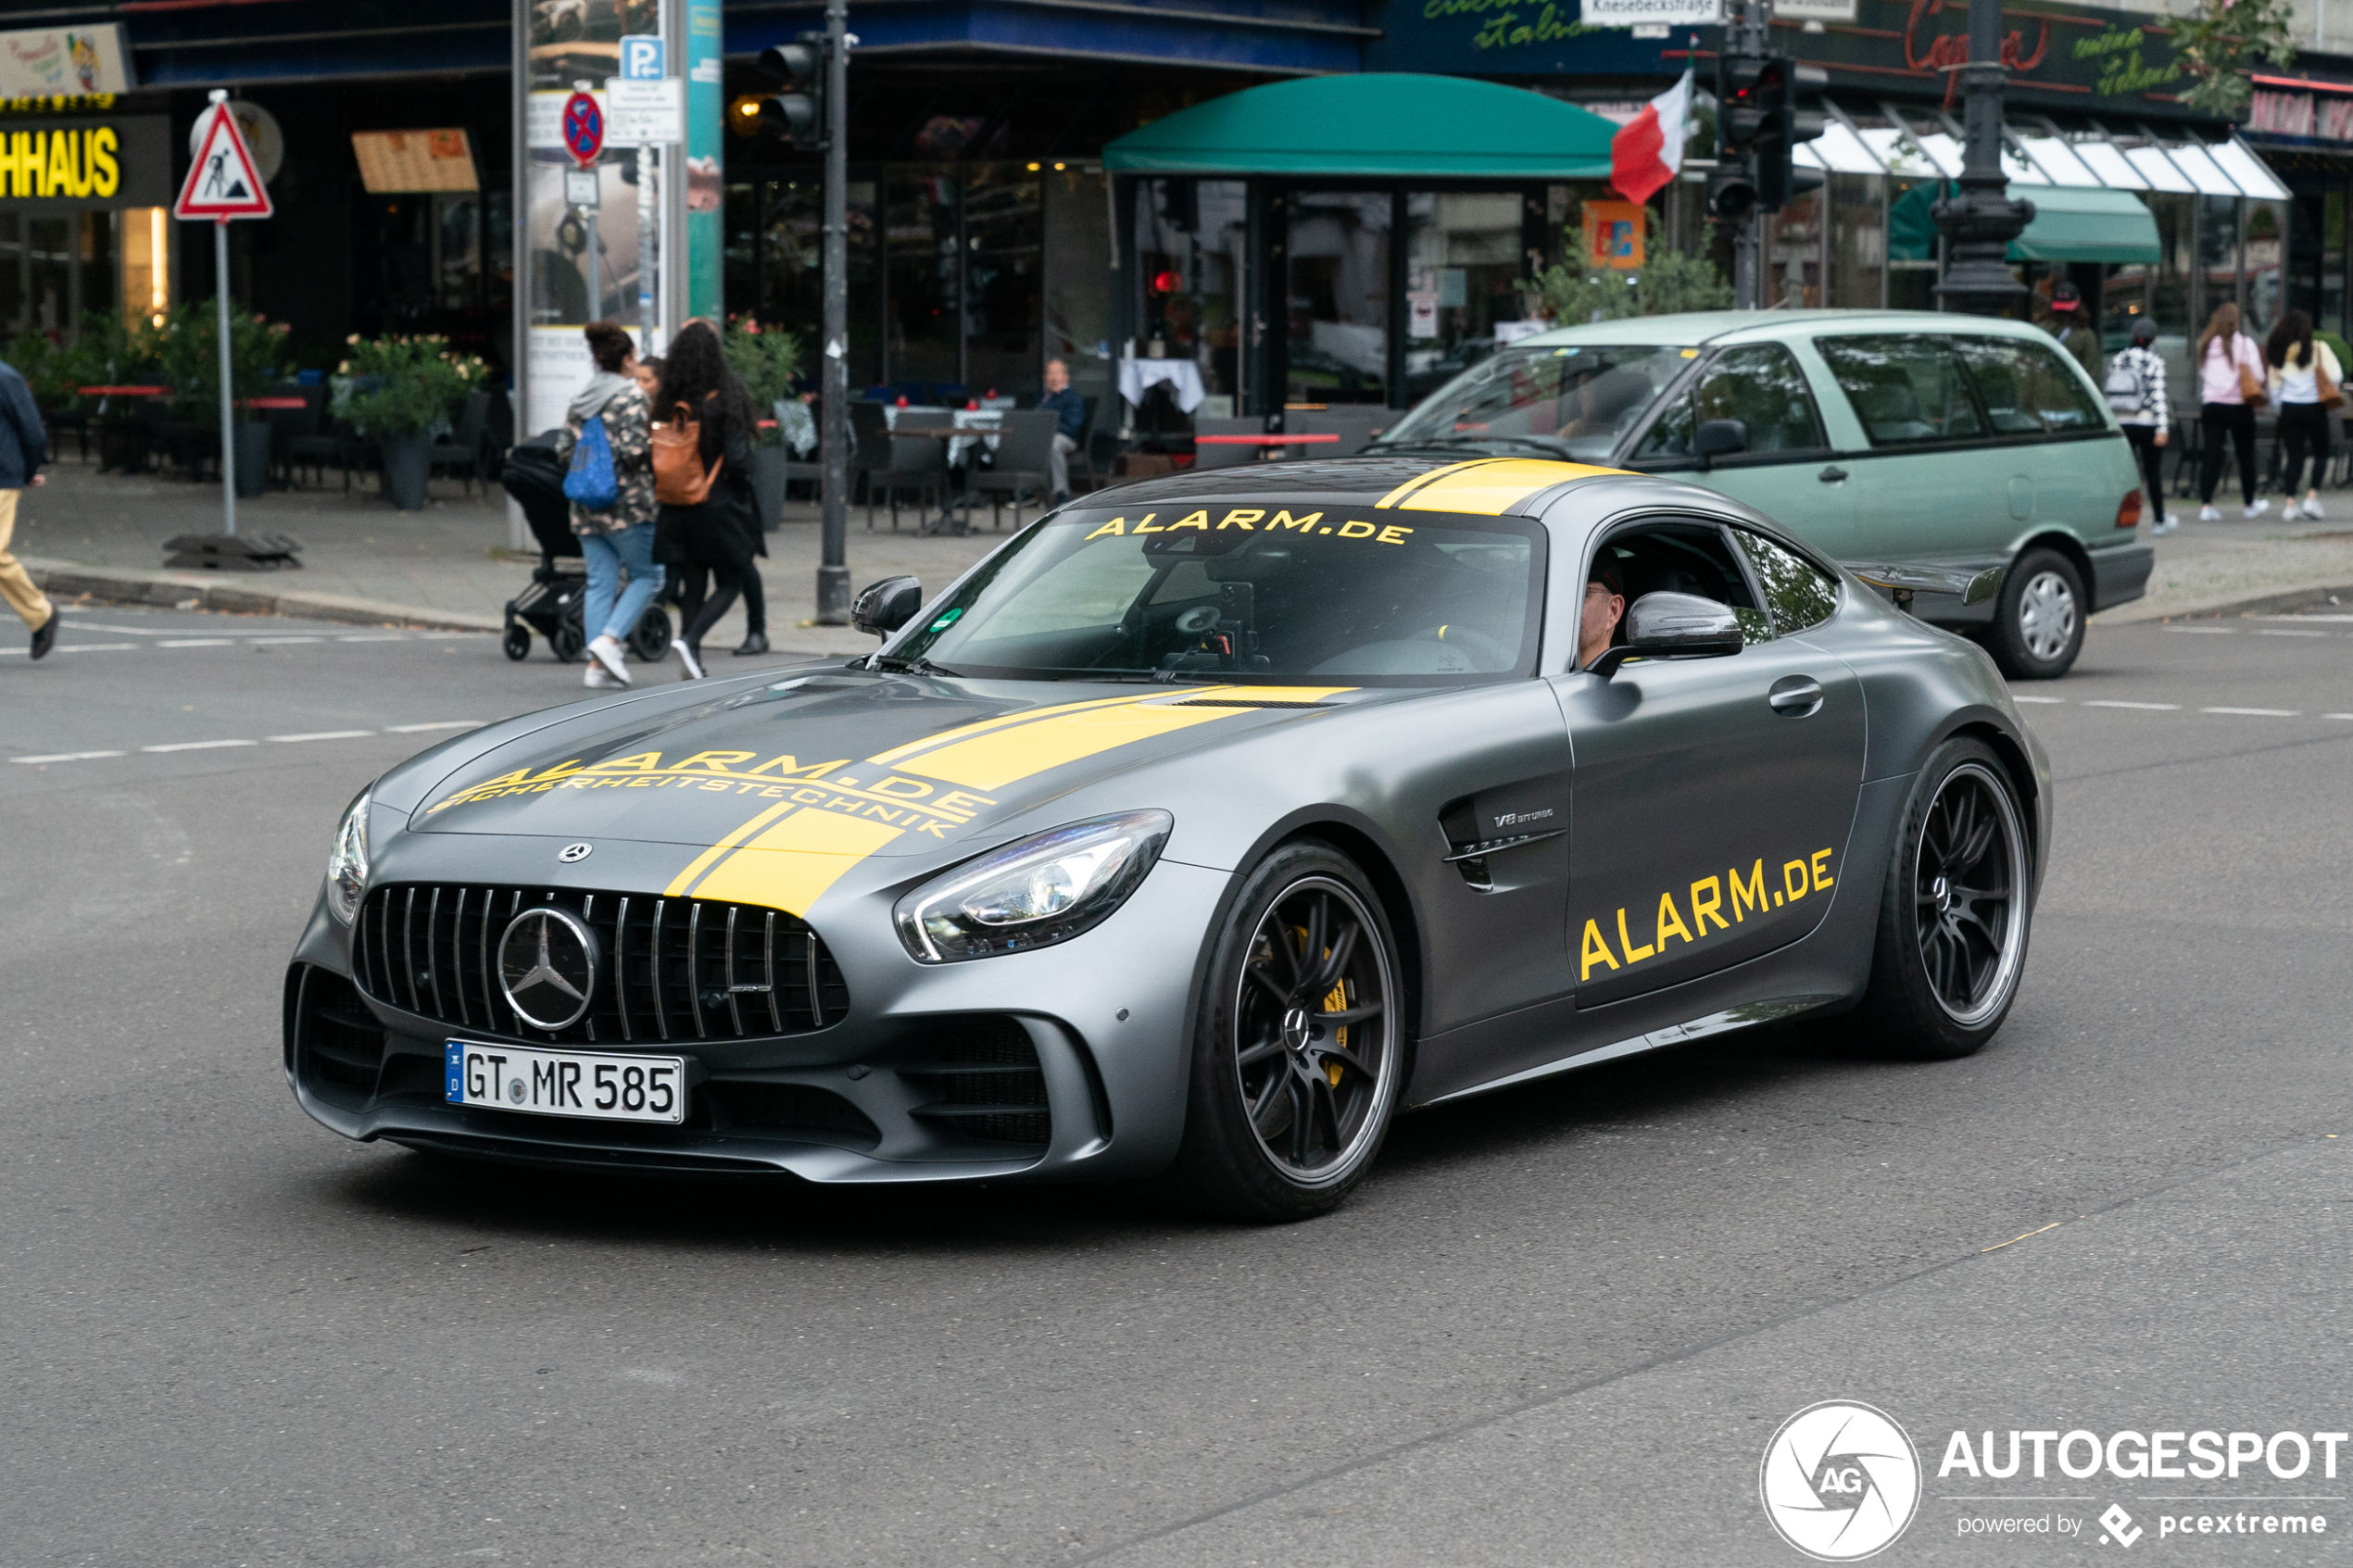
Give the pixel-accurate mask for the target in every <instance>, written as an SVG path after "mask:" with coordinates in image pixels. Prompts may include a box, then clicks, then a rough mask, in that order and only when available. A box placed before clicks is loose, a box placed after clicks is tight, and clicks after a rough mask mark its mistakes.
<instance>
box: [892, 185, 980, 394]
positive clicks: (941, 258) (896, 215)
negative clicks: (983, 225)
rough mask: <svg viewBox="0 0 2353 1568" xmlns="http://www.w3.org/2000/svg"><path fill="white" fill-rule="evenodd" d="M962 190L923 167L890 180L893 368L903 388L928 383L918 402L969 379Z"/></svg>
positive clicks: (955, 390) (955, 389) (955, 391)
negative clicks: (963, 336)
mask: <svg viewBox="0 0 2353 1568" xmlns="http://www.w3.org/2000/svg"><path fill="white" fill-rule="evenodd" d="M956 194H957V191H956V182H955V181H953V180H952V179H950V178H949V177H948V176H947V175H945V174H940V173H934V172H930V171H928V170H926V169H916V168H900V169H892V170H890V171H889V173H888V175H887V177H886V179H885V180H884V182H883V243H884V245H885V246H886V253H885V254H886V255H887V257H888V267H889V279H888V282H887V293H888V295H889V308H890V329H889V330H890V359H889V366H890V371H889V373H890V376H891V379H892V381H894V382H895V383H898V384H899V386H900V390H901V391H907V390H908V383H924V385H923V386H921V387H919V388H917V389H916V390H915V392H914V393H913V394H912V395H916V396H917V398H918V400H919V401H920V400H925V399H928V398H932V397H943V396H954V395H957V394H958V393H959V392H960V391H961V390H962V389H963V383H964V375H963V352H962V350H963V344H962V343H961V342H960V341H959V339H960V334H959V332H958V328H959V326H960V324H961V323H962V321H963V299H962V298H961V295H960V285H961V283H962V282H963V269H962V268H961V267H959V266H958V265H957V261H958V257H957V249H958V245H957V227H958V225H957V212H956ZM943 389H945V390H943Z"/></svg>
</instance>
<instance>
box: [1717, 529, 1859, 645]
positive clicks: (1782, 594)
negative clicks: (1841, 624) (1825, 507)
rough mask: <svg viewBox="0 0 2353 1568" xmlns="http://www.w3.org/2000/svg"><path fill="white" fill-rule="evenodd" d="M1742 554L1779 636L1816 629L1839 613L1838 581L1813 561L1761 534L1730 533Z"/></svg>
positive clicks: (1747, 532) (1742, 530) (1740, 531)
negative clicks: (1738, 542)
mask: <svg viewBox="0 0 2353 1568" xmlns="http://www.w3.org/2000/svg"><path fill="white" fill-rule="evenodd" d="M1732 537H1733V538H1735V539H1737V540H1739V541H1740V546H1741V552H1742V553H1743V555H1745V556H1747V557H1748V564H1749V570H1750V571H1754V572H1755V574H1756V583H1757V586H1758V588H1759V589H1760V590H1761V591H1762V592H1763V593H1764V596H1765V606H1766V608H1767V609H1768V610H1769V611H1770V612H1771V614H1772V617H1773V627H1774V629H1775V630H1776V631H1777V632H1779V633H1780V634H1781V635H1782V636H1785V637H1786V636H1790V635H1792V634H1793V633H1798V632H1803V631H1805V630H1806V629H1807V628H1808V627H1813V626H1819V625H1820V624H1821V623H1822V622H1823V621H1828V620H1829V619H1830V618H1831V616H1832V615H1833V614H1835V613H1836V612H1837V610H1838V580H1837V579H1836V578H1834V577H1832V576H1831V575H1830V574H1829V573H1828V572H1826V571H1822V570H1821V569H1820V568H1818V567H1817V566H1815V565H1814V563H1813V562H1811V561H1809V560H1807V559H1806V558H1804V557H1802V556H1799V555H1797V554H1796V553H1795V552H1793V551H1791V550H1787V549H1784V548H1782V547H1781V546H1779V545H1776V544H1775V543H1773V541H1771V540H1770V539H1768V538H1766V537H1765V536H1764V535H1763V534H1761V533H1750V532H1749V531H1748V530H1747V529H1745V528H1735V529H1733V530H1732Z"/></svg>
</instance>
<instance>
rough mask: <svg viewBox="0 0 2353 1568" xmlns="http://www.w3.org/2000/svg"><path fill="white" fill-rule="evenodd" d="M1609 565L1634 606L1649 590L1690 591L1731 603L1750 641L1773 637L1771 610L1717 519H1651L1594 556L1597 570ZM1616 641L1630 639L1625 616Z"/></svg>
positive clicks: (1606, 542)
mask: <svg viewBox="0 0 2353 1568" xmlns="http://www.w3.org/2000/svg"><path fill="white" fill-rule="evenodd" d="M1604 564H1606V565H1607V566H1608V567H1609V569H1610V571H1612V572H1613V573H1614V574H1615V575H1616V577H1617V581H1618V583H1619V584H1620V585H1621V586H1622V588H1623V590H1624V592H1625V596H1626V604H1627V608H1629V609H1630V608H1633V605H1634V603H1635V601H1636V600H1638V599H1640V598H1641V597H1642V596H1643V595H1645V594H1662V593H1664V594H1690V595H1692V596H1696V597H1699V598H1703V599H1714V600H1715V601H1716V602H1717V603H1718V604H1721V605H1730V607H1731V608H1732V613H1733V614H1734V615H1736V616H1738V617H1739V618H1740V623H1741V634H1742V635H1743V637H1745V638H1747V639H1748V640H1749V641H1750V642H1752V643H1761V642H1767V641H1769V640H1770V639H1771V638H1772V635H1773V618H1772V616H1771V614H1770V613H1769V612H1768V611H1767V610H1766V609H1765V608H1764V607H1762V606H1760V605H1759V604H1758V603H1757V602H1756V598H1755V595H1754V594H1752V593H1751V592H1750V591H1749V586H1748V579H1747V577H1746V576H1745V575H1744V574H1743V572H1742V571H1741V569H1740V567H1739V566H1738V565H1737V564H1736V563H1735V562H1734V560H1733V558H1732V552H1731V550H1730V547H1729V546H1727V545H1726V544H1725V543H1724V533H1723V530H1722V529H1720V528H1718V527H1717V526H1716V525H1715V524H1714V523H1712V522H1699V521H1692V522H1656V523H1645V524H1642V525H1641V526H1639V527H1635V528H1629V529H1628V530H1626V531H1625V532H1623V533H1613V534H1611V535H1610V536H1609V537H1608V538H1607V539H1605V540H1604V541H1603V542H1602V546H1601V548H1600V549H1599V550H1598V551H1597V552H1596V553H1595V555H1594V567H1595V570H1596V571H1598V570H1599V569H1600V568H1601V567H1602V566H1603V565H1604ZM1616 640H1617V641H1620V642H1622V641H1624V640H1625V622H1624V621H1623V620H1620V621H1619V622H1618V634H1617V639H1616Z"/></svg>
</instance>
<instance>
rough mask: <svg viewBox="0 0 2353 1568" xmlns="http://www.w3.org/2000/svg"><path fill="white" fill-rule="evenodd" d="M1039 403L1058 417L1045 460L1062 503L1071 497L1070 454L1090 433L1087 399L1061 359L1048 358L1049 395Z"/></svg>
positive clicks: (1049, 478) (1051, 485) (1055, 496)
mask: <svg viewBox="0 0 2353 1568" xmlns="http://www.w3.org/2000/svg"><path fill="white" fill-rule="evenodd" d="M1038 407H1039V408H1051V409H1052V410H1053V412H1054V414H1055V417H1056V422H1055V425H1054V446H1053V451H1052V452H1051V454H1050V455H1049V456H1048V457H1047V459H1046V463H1047V470H1048V473H1047V480H1048V486H1049V488H1051V490H1052V491H1053V493H1054V495H1053V499H1054V501H1055V503H1056V504H1057V505H1060V504H1061V503H1062V502H1064V501H1067V500H1069V499H1070V457H1071V454H1072V453H1074V452H1076V451H1077V450H1078V443H1079V441H1080V440H1081V439H1082V438H1084V436H1085V435H1086V433H1087V399H1086V398H1085V397H1084V396H1082V395H1080V394H1079V391H1078V389H1077V388H1076V387H1075V386H1073V385H1071V384H1070V367H1069V366H1068V365H1065V364H1063V362H1062V361H1061V360H1059V359H1049V360H1047V361H1046V395H1045V396H1043V397H1040V398H1039V399H1038Z"/></svg>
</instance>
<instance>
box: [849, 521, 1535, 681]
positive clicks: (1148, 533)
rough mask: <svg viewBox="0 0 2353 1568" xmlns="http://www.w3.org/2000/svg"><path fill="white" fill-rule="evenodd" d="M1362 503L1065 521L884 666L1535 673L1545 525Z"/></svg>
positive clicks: (1027, 675)
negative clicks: (911, 662)
mask: <svg viewBox="0 0 2353 1568" xmlns="http://www.w3.org/2000/svg"><path fill="white" fill-rule="evenodd" d="M1372 500H1373V497H1371V496H1365V497H1364V498H1362V500H1360V501H1356V502H1337V503H1336V502H1329V501H1326V502H1309V503H1305V504H1302V503H1301V502H1299V501H1296V500H1293V501H1291V502H1290V505H1289V506H1276V505H1273V504H1264V505H1262V504H1258V503H1233V502H1221V503H1219V504H1217V505H1214V506H1206V507H1205V506H1202V505H1200V504H1198V503H1187V504H1184V505H1153V504H1150V503H1146V504H1142V505H1131V506H1130V507H1128V508H1124V509H1119V510H1114V509H1111V508H1089V509H1087V510H1084V511H1077V512H1065V513H1063V514H1062V515H1060V516H1058V517H1056V518H1055V519H1053V520H1052V521H1046V522H1040V523H1038V524H1037V525H1035V526H1033V527H1032V528H1031V529H1030V530H1029V531H1028V532H1026V533H1023V534H1021V535H1020V536H1018V537H1017V538H1015V539H1013V541H1012V542H1011V543H1009V544H1008V545H1007V546H1005V548H1004V549H1002V550H1000V551H999V552H998V553H997V554H996V555H995V556H993V557H991V558H989V559H988V562H986V563H985V564H984V565H983V566H982V567H981V568H980V570H979V571H976V572H975V573H974V574H973V576H972V577H970V578H969V579H967V580H966V581H965V582H964V583H961V584H960V585H959V586H958V587H957V588H956V589H955V590H954V591H953V592H952V593H950V595H948V596H945V597H944V598H943V599H942V600H941V601H940V602H939V603H937V604H935V605H933V606H931V607H929V611H928V614H927V616H926V617H925V621H923V623H922V624H921V625H920V626H919V627H917V628H916V629H915V630H914V632H913V633H912V634H910V635H903V636H901V637H900V639H899V640H898V641H897V642H896V643H895V644H894V645H893V646H891V647H890V648H889V649H888V654H887V657H888V659H890V660H893V661H898V660H912V659H922V660H925V661H926V663H928V664H929V665H931V666H935V667H943V668H945V669H946V670H948V671H950V672H953V673H957V674H969V675H986V676H990V677H997V678H1006V677H1010V678H1014V679H1031V680H1078V679H1107V680H1170V679H1208V680H1215V681H1239V682H1245V683H1248V682H1264V683H1269V684H1275V683H1282V682H1287V681H1290V682H1296V681H1308V680H1313V681H1328V682H1335V683H1344V684H1351V685H1383V684H1388V685H1428V684H1472V683H1476V682H1480V681H1492V680H1498V679H1503V678H1505V677H1509V676H1513V675H1521V674H1526V673H1528V672H1529V671H1531V670H1533V669H1534V667H1535V661H1536V644H1537V637H1538V627H1539V622H1540V620H1541V605H1540V603H1539V599H1538V595H1539V592H1540V589H1541V583H1542V582H1543V553H1542V545H1543V537H1544V535H1543V530H1542V528H1541V526H1540V525H1538V524H1536V523H1534V522H1530V521H1525V520H1522V519H1517V518H1492V517H1460V516H1454V515H1451V514H1446V513H1436V512H1413V511H1402V510H1389V511H1384V510H1379V509H1377V508H1374V507H1373V505H1372Z"/></svg>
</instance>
